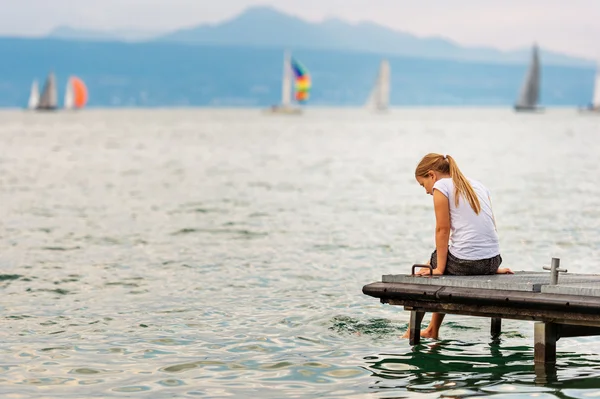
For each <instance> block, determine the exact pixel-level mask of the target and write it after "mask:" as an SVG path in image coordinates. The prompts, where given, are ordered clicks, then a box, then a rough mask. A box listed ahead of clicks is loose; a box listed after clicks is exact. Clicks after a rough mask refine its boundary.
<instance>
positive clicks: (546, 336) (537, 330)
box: [533, 321, 558, 364]
mask: <svg viewBox="0 0 600 399" xmlns="http://www.w3.org/2000/svg"><path fill="white" fill-rule="evenodd" d="M557 333H558V328H557V325H556V324H554V323H545V322H542V321H538V322H536V323H535V325H534V334H533V335H534V339H535V345H534V349H533V357H534V361H535V363H536V364H554V363H556V338H557Z"/></svg>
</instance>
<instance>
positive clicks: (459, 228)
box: [433, 178, 500, 260]
mask: <svg viewBox="0 0 600 399" xmlns="http://www.w3.org/2000/svg"><path fill="white" fill-rule="evenodd" d="M467 180H469V183H471V186H473V190H475V194H477V198H479V203H480V205H481V212H479V215H478V214H476V213H475V211H473V209H472V208H471V205H470V204H469V201H468V200H467V199H466V198H465V197H464V196H461V197H460V199H459V202H458V207H457V206H455V201H454V183H453V182H452V179H451V178H445V179H440V180H438V181H437V182H435V184H434V185H433V189H434V190H438V191H439V192H441V193H442V194H444V196H445V197H446V198H448V202H449V204H448V205H449V206H450V247H449V251H450V253H451V254H452V255H454V256H455V257H457V258H458V259H464V260H480V259H489V258H493V257H494V256H496V255H499V254H500V243H499V241H498V233H497V232H496V226H495V224H494V216H493V214H492V203H491V201H490V192H489V191H488V189H487V188H485V186H484V185H483V184H481V183H479V182H478V181H475V180H471V179H467Z"/></svg>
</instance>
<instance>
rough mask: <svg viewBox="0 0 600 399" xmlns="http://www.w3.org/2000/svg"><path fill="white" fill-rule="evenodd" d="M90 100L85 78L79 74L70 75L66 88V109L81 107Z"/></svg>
mask: <svg viewBox="0 0 600 399" xmlns="http://www.w3.org/2000/svg"><path fill="white" fill-rule="evenodd" d="M87 100H88V91H87V87H86V86H85V83H83V80H81V79H80V78H78V77H77V76H71V77H69V80H68V81H67V88H66V90H65V100H64V107H65V109H81V108H83V107H85V104H86V103H87Z"/></svg>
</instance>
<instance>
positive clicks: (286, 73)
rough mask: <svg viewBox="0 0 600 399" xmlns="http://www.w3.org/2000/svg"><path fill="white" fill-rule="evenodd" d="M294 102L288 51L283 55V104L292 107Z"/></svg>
mask: <svg viewBox="0 0 600 399" xmlns="http://www.w3.org/2000/svg"><path fill="white" fill-rule="evenodd" d="M291 102H292V66H291V56H290V53H289V52H288V51H285V53H284V54H283V82H282V86H281V104H282V105H284V106H288V105H290V104H291Z"/></svg>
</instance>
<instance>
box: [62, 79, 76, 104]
mask: <svg viewBox="0 0 600 399" xmlns="http://www.w3.org/2000/svg"><path fill="white" fill-rule="evenodd" d="M64 106H65V108H66V109H73V108H74V106H75V94H74V93H73V85H72V84H71V79H70V78H69V81H68V82H67V88H66V89H65V103H64Z"/></svg>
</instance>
